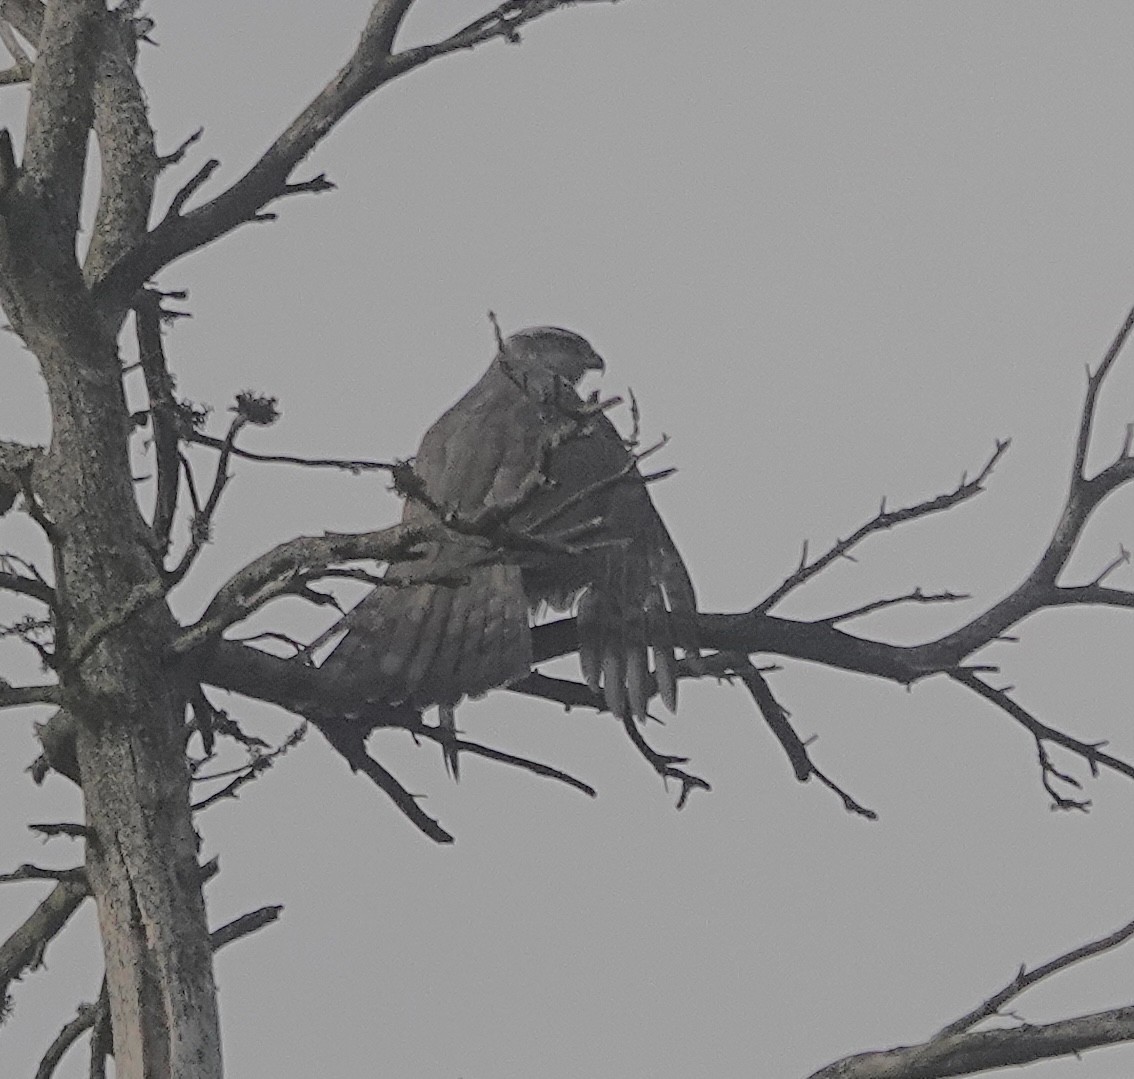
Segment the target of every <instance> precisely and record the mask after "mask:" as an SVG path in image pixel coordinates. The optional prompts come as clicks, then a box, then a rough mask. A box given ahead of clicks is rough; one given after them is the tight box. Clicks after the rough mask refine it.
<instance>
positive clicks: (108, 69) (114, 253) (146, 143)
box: [83, 10, 161, 327]
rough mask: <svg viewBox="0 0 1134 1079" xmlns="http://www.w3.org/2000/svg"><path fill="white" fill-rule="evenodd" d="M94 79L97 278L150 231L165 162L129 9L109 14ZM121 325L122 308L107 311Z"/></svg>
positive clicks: (93, 276) (91, 252) (89, 275)
mask: <svg viewBox="0 0 1134 1079" xmlns="http://www.w3.org/2000/svg"><path fill="white" fill-rule="evenodd" d="M106 31H107V32H106V35H105V40H104V43H103V49H102V54H101V56H100V57H99V63H98V68H97V71H96V75H95V84H94V130H95V136H96V138H97V139H98V149H99V159H100V161H101V165H102V167H101V170H100V187H99V197H98V210H97V212H96V213H95V221H94V226H93V227H92V229H91V243H90V247H89V248H88V249H87V256H86V260H85V261H84V263H83V275H84V277H85V278H86V280H87V281H88V282H91V281H96V280H98V279H99V278H100V277H102V275H103V274H104V273H105V272H106V270H107V269H109V267H110V266H111V265H113V264H114V263H115V262H117V261H118V260H119V259H120V258H122V257H123V256H124V255H125V254H126V253H127V252H128V251H129V250H130V249H131V248H132V247H133V246H134V245H135V244H136V243H137V242H138V241H139V240H140V239H141V238H142V237H143V236H144V235H145V234H146V228H147V226H148V225H149V220H150V209H151V207H152V205H153V198H154V185H155V183H156V182H157V177H158V173H159V172H160V171H161V163H160V161H159V159H158V156H157V152H156V150H155V149H154V133H153V130H152V129H151V128H150V122H149V117H148V116H147V114H146V100H145V96H144V95H143V93H142V87H141V84H140V83H139V82H138V76H137V73H136V71H135V70H134V62H135V60H136V59H137V51H138V42H137V34H138V29H137V25H136V23H135V20H134V19H133V18H132V17H131V15H130V14H129V13H128V12H126V11H121V10H116V11H114V12H113V13H112V14H111V16H110V17H109V18H108V20H107V27H106ZM106 314H108V315H109V316H110V319H111V325H112V326H115V327H117V325H118V321H119V319H120V317H121V312H120V311H112V312H107V313H106Z"/></svg>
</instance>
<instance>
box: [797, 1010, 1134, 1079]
mask: <svg viewBox="0 0 1134 1079" xmlns="http://www.w3.org/2000/svg"><path fill="white" fill-rule="evenodd" d="M1131 1040H1134V1007H1131V1006H1128V1007H1125V1008H1113V1009H1111V1010H1110V1011H1105V1012H1095V1013H1094V1014H1092V1015H1080V1016H1077V1017H1076V1018H1074V1019H1063V1020H1060V1021H1059V1022H1057V1023H1046V1024H1043V1025H1041V1026H1032V1025H1028V1026H1019V1027H1011V1028H1005V1029H997V1030H981V1031H975V1032H969V1033H965V1034H954V1035H951V1036H950V1037H947V1038H940V1039H938V1038H934V1039H933V1040H931V1041H928V1042H923V1043H921V1044H920V1045H904V1046H900V1047H898V1048H896V1049H887V1050H884V1051H882V1052H874V1053H862V1054H860V1055H858V1056H853V1057H847V1058H846V1059H845V1060H840V1061H836V1062H835V1063H834V1064H830V1065H828V1066H827V1067H826V1068H820V1069H819V1071H817V1072H815V1073H814V1074H813V1075H811V1076H810V1077H809V1079H939V1077H943V1076H950V1075H975V1074H977V1073H978V1072H983V1071H990V1070H991V1069H993V1068H1007V1067H1012V1066H1019V1065H1021V1064H1031V1063H1034V1062H1035V1061H1037V1060H1051V1059H1053V1058H1055V1057H1062V1056H1072V1055H1077V1054H1079V1053H1082V1052H1084V1051H1086V1050H1087V1049H1097V1048H1098V1047H1099V1046H1103V1045H1116V1044H1118V1043H1120V1042H1127V1041H1131Z"/></svg>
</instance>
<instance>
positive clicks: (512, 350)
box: [501, 326, 606, 386]
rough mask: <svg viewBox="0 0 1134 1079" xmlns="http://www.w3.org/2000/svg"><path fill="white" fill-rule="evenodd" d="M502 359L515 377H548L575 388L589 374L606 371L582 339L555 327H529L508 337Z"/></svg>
mask: <svg viewBox="0 0 1134 1079" xmlns="http://www.w3.org/2000/svg"><path fill="white" fill-rule="evenodd" d="M501 358H502V359H504V360H505V361H506V362H507V364H508V366H509V367H511V368H512V369H513V370H515V371H516V372H518V373H521V374H522V373H525V372H526V373H530V374H546V373H550V374H552V375H556V376H558V377H559V378H561V379H562V380H563V381H564V382H566V383H567V384H568V385H571V386H576V385H578V383H579V380H580V379H581V378H582V377H583V375H585V374H586V373H587V372H588V371H600V372H601V371H604V370H606V364H605V363H603V359H602V357H601V356H600V355H599V354H598V353H597V352H595V350H594V349H593V348H591V345H590V342H589V341H587V339H586V338H585V337H580V336H579V335H578V334H577V333H572V332H571V331H570V330H561V329H560V328H559V327H558V326H532V327H530V328H529V329H526V330H518V331H517V332H516V333H513V334H510V335H509V336H508V337H507V338H505V340H504V351H503V353H502V356H501Z"/></svg>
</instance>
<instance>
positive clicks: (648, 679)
mask: <svg viewBox="0 0 1134 1079" xmlns="http://www.w3.org/2000/svg"><path fill="white" fill-rule="evenodd" d="M603 369H604V364H603V361H602V358H601V357H600V356H599V355H598V354H597V353H596V352H595V351H594V349H593V348H591V346H590V345H589V344H588V343H587V341H586V340H584V339H583V338H582V337H580V336H579V335H578V334H575V333H571V332H570V331H569V330H562V329H558V328H556V327H553V326H539V327H535V328H533V329H527V330H520V331H519V332H518V333H515V334H512V335H511V336H510V337H508V338H507V339H505V340H504V341H503V342H502V347H501V348H500V350H499V351H498V353H497V355H496V357H495V358H494V359H493V361H492V363H491V364H490V365H489V367H488V370H487V371H486V372H485V373H484V375H483V377H482V378H481V379H480V381H479V382H477V384H476V385H475V386H473V387H472V389H470V390H469V391H468V393H466V394H465V395H464V397H462V398H461V399H460V400H459V401H458V402H457V403H456V404H455V405H453V406H452V408H450V409H449V410H448V411H447V412H446V413H445V414H444V415H443V416H442V417H441V418H440V419H439V420H438V421H437V422H436V423H435V424H434V425H433V426H432V427H431V428H430V429H429V430H428V431H427V432H426V434H425V437H424V438H423V439H422V442H421V447H420V449H419V450H418V451H417V456H416V458H415V460H414V466H413V471H414V476H415V480H414V482H415V484H416V485H417V490H418V491H419V496H418V497H414V495H413V493H412V492H411V493H410V495H409V497H408V498H407V501H406V507H405V513H404V520H406V521H429V520H436V519H437V517H438V516H439V515H440V516H441V517H442V518H445V517H448V519H449V520H450V521H451V522H452V521H461V522H469V521H474V520H476V519H477V518H478V515H481V519H483V514H484V511H485V510H486V509H488V508H490V507H497V508H499V509H500V510H501V511H502V512H501V517H502V518H503V524H504V527H505V528H506V529H507V530H508V533H509V535H511V536H513V537H525V536H526V537H528V538H529V540H530V541H531V542H530V543H527V544H525V543H524V542H523V540H522V539H521V540H520V541H519V542H516V543H513V544H509V543H507V542H506V541H505V543H504V554H503V556H501V554H500V553H499V551H497V552H495V553H494V552H493V551H492V549H491V544H490V543H488V542H487V541H486V539H485V538H484V537H483V536H479V535H470V536H462V535H459V534H453V535H452V536H451V538H446V539H444V540H441V541H439V542H433V543H429V544H427V545H425V548H424V551H423V553H422V556H421V557H419V558H417V559H414V560H412V561H406V562H399V563H395V564H392V565H391V566H389V568H388V570H387V572H386V579H387V580H388V581H390V582H391V584H390V585H385V586H384V585H379V586H378V587H377V588H376V589H375V590H374V591H373V592H372V593H370V595H368V596H367V597H366V598H365V599H364V600H363V601H362V602H361V603H360V604H359V605H358V607H356V608H355V610H354V611H352V612H351V614H350V615H349V616H348V618H347V619H346V622H345V625H346V626H348V627H349V628H348V630H347V633H346V636H345V637H344V638H343V639H342V640H341V641H340V643H339V644H338V645H337V647H336V648H335V650H334V652H333V653H332V654H331V655H330V656H329V657H328V658H327V660H326V661H325V663H324V667H325V668H327V667H329V668H330V669H331V670H332V671H333V670H336V669H338V670H342V671H344V672H349V674H347V673H344V678H345V679H347V680H348V681H349V682H350V683H351V685H352V688H353V687H355V686H357V687H358V688H359V689H360V690H361V691H362V693H363V694H364V696H365V697H366V698H367V699H369V700H371V701H381V702H383V703H388V704H399V703H406V704H409V705H411V706H413V707H415V708H425V707H428V706H430V705H438V706H439V713H440V716H441V722H442V724H443V725H445V726H448V727H449V728H450V729H452V727H453V706H454V705H455V704H457V702H458V701H459V700H460V699H461V698H462V697H465V696H470V697H471V696H477V695H478V694H483V693H485V692H486V691H488V690H490V689H493V688H495V687H497V686H503V685H507V684H508V683H510V682H513V681H515V680H517V679H520V678H523V677H524V676H525V675H527V674H528V673H529V672H530V669H531V664H532V648H531V634H530V628H529V626H530V621H529V620H530V618H531V616H532V615H533V614H534V613H536V612H538V610H539V609H540V608H541V607H543V606H545V605H546V606H548V607H552V608H558V609H561V610H564V609H568V608H570V607H572V606H573V605H575V606H576V609H577V615H578V621H577V624H578V632H579V655H580V660H581V663H582V669H583V675H584V677H585V679H586V681H587V683H588V685H590V687H591V688H592V689H594V690H596V691H597V690H599V689H600V687H601V689H602V691H603V693H604V696H605V699H606V703H607V706H608V707H609V708H610V710H611V711H612V712H614V713H615V714H616V715H618V716H620V717H622V718H626V717H627V716H631V715H632V716H634V717H636V718H644V716H645V714H646V707H647V704H648V702H649V699H650V697H651V696H652V694H653V692H654V691H655V689H656V691H657V692H658V693H659V695H660V696H661V698H662V700H663V701H664V702H665V704H666V705H667V707H669V708H670V709H671V710H672V709H673V708H674V707H675V705H676V700H677V682H676V677H675V667H674V653H673V647H674V646H673V639H674V634H673V630H672V627H671V624H670V623H671V614H673V613H680V614H691V613H692V612H693V611H694V610H695V600H694V595H693V587H692V585H691V583H690V580H689V574H688V573H687V572H686V569H685V565H684V563H683V562H682V560H681V556H680V555H679V554H678V552H677V548H676V547H675V546H674V544H673V540H672V539H671V538H670V535H669V533H668V532H667V531H666V528H665V525H664V524H663V523H662V520H661V518H660V517H659V516H658V512H657V510H656V509H655V508H654V504H653V502H652V501H651V499H650V495H649V492H648V490H647V487H646V482H645V480H643V478H642V476H641V474H640V473H639V471H638V468H637V463H636V461H635V460H634V457H633V453H632V450H631V448H630V447H629V446H628V445H627V443H626V442H625V441H624V440H623V439H622V437H621V436H620V435H619V434H618V432H617V431H616V430H615V428H614V425H613V424H612V423H611V422H610V420H609V419H607V417H606V415H605V413H604V412H603V411H602V410H601V408H598V407H596V405H595V404H594V403H593V402H591V403H589V404H588V403H587V402H584V401H583V400H582V398H580V396H579V395H578V393H577V392H576V386H577V384H578V382H579V380H580V379H581V378H582V377H583V375H584V374H586V372H587V371H591V370H598V371H601V370H603ZM651 651H652V653H653V658H654V665H653V671H651V669H650V665H649V653H650V652H651ZM446 760H447V762H448V763H449V765H450V767H451V768H453V769H454V770H455V764H456V758H455V754H453V753H450V754H447V757H446Z"/></svg>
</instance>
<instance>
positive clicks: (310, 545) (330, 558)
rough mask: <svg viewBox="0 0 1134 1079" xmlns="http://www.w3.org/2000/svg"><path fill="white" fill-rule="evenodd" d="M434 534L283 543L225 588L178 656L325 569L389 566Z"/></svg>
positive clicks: (412, 528)
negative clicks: (359, 563)
mask: <svg viewBox="0 0 1134 1079" xmlns="http://www.w3.org/2000/svg"><path fill="white" fill-rule="evenodd" d="M429 534H430V530H429V529H423V528H422V527H421V526H418V525H405V524H401V525H394V526H392V527H391V528H383V529H379V530H378V531H375V532H360V533H349V534H346V533H334V532H328V533H326V534H325V535H322V536H300V537H299V538H297V539H293V540H288V541H287V542H285V543H281V544H279V545H278V546H276V547H273V548H272V550H270V551H268V552H267V554H264V555H261V556H260V557H259V558H257V559H255V560H254V561H253V562H250V563H249V564H248V565H247V566H245V567H243V569H240V570H238V571H237V572H236V573H235V574H234V575H233V576H232V577H230V578H229V579H228V581H226V582H225V583H224V584H223V585H222V586H221V588H220V590H219V591H218V592H217V594H216V595H215V596H214V597H213V599H212V602H210V603H209V605H208V607H207V608H206V610H205V613H204V614H203V615H202V616H201V619H200V621H198V622H197V623H195V624H194V625H192V626H190V627H188V629H186V630H185V632H184V633H183V634H182V635H181V636H180V638H179V639H178V640H177V641H176V643H175V644H174V652H176V653H177V654H180V655H184V654H186V653H188V652H191V651H192V650H193V649H195V648H198V647H200V646H201V645H203V644H205V643H207V642H208V641H211V640H213V639H214V638H215V637H217V636H218V635H219V634H220V633H221V632H222V631H223V630H224V629H226V628H227V627H228V626H230V625H232V624H233V623H235V622H239V621H241V620H242V619H244V618H247V617H248V615H249V614H251V613H252V612H253V611H254V610H256V609H257V608H259V607H262V606H263V605H264V604H265V603H267V602H268V601H269V600H271V599H274V598H275V597H276V596H281V595H284V594H286V593H288V592H291V591H293V590H294V589H295V588H296V587H297V586H298V585H299V584H301V583H303V582H304V581H305V580H308V579H310V578H311V577H312V576H314V575H317V574H318V571H319V570H321V569H325V568H326V567H328V566H331V565H334V564H335V563H341V562H351V561H356V560H360V559H374V560H376V561H379V562H386V561H391V560H393V559H396V558H401V557H404V556H405V555H406V554H407V552H408V551H409V550H410V549H411V548H412V547H413V546H414V545H415V544H417V543H419V542H421V541H422V540H423V539H425V538H427V537H428V535H429Z"/></svg>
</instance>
